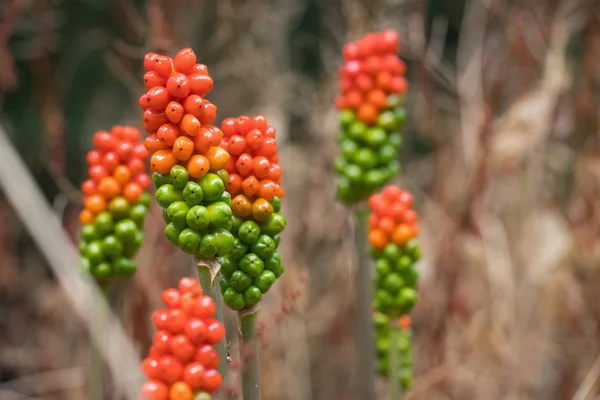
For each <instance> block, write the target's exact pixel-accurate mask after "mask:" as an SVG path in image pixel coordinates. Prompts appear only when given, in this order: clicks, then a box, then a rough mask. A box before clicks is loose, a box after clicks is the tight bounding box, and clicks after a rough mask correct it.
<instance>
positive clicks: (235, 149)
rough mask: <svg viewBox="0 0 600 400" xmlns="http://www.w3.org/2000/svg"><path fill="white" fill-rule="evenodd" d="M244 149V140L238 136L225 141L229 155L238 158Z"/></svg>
mask: <svg viewBox="0 0 600 400" xmlns="http://www.w3.org/2000/svg"><path fill="white" fill-rule="evenodd" d="M245 148H246V139H244V137H243V136H240V135H233V136H231V137H230V138H229V140H228V141H227V151H228V152H229V154H232V155H234V156H239V155H240V154H242V153H243V152H244V149H245Z"/></svg>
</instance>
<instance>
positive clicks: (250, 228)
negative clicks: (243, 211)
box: [238, 221, 260, 244]
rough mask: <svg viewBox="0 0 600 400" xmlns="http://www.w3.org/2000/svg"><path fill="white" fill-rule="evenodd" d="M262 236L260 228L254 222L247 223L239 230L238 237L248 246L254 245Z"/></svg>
mask: <svg viewBox="0 0 600 400" xmlns="http://www.w3.org/2000/svg"><path fill="white" fill-rule="evenodd" d="M259 236H260V228H259V226H258V224H257V223H256V222H254V221H246V222H244V223H243V224H242V225H240V228H239V229H238V237H239V238H240V240H241V241H242V242H244V243H246V244H252V243H254V242H256V240H257V239H258V237H259Z"/></svg>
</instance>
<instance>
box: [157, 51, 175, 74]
mask: <svg viewBox="0 0 600 400" xmlns="http://www.w3.org/2000/svg"><path fill="white" fill-rule="evenodd" d="M154 71H156V72H157V73H158V74H159V75H160V76H164V77H165V78H168V77H169V76H171V72H173V62H172V61H171V58H169V57H167V56H156V57H155V58H154Z"/></svg>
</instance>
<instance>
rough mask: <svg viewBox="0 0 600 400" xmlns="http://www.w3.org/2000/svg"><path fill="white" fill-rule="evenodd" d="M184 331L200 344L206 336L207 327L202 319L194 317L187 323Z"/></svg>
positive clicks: (193, 341)
mask: <svg viewBox="0 0 600 400" xmlns="http://www.w3.org/2000/svg"><path fill="white" fill-rule="evenodd" d="M184 333H185V334H186V336H187V337H188V338H190V340H191V341H192V343H194V344H200V343H202V342H203V341H204V339H205V338H206V334H207V327H206V324H205V323H204V321H202V320H201V319H199V318H192V319H190V320H188V321H187V323H186V324H185V328H184Z"/></svg>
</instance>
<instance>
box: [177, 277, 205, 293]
mask: <svg viewBox="0 0 600 400" xmlns="http://www.w3.org/2000/svg"><path fill="white" fill-rule="evenodd" d="M179 291H180V292H181V294H182V295H183V294H185V293H196V294H202V289H201V288H200V283H198V281H197V280H195V279H194V278H188V277H184V278H181V279H180V280H179Z"/></svg>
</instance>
